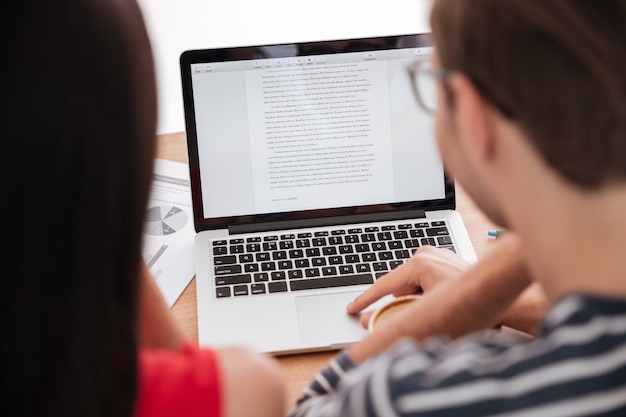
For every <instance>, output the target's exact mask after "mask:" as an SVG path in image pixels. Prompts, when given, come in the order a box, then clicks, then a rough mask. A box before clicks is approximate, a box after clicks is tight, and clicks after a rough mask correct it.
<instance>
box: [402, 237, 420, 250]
mask: <svg viewBox="0 0 626 417" xmlns="http://www.w3.org/2000/svg"><path fill="white" fill-rule="evenodd" d="M404 247H405V248H408V249H411V248H419V247H420V242H419V240H417V239H407V240H405V241H404Z"/></svg>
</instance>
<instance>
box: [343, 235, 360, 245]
mask: <svg viewBox="0 0 626 417" xmlns="http://www.w3.org/2000/svg"><path fill="white" fill-rule="evenodd" d="M345 241H346V243H359V235H348V236H346V239H345Z"/></svg>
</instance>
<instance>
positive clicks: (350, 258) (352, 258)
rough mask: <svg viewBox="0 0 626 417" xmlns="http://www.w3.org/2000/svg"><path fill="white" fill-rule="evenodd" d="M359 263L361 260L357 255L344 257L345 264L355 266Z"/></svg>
mask: <svg viewBox="0 0 626 417" xmlns="http://www.w3.org/2000/svg"><path fill="white" fill-rule="evenodd" d="M359 262H361V258H360V256H359V255H346V263H347V264H356V263H359Z"/></svg>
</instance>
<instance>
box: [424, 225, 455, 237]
mask: <svg viewBox="0 0 626 417" xmlns="http://www.w3.org/2000/svg"><path fill="white" fill-rule="evenodd" d="M426 234H427V235H428V236H447V235H449V234H450V232H448V228H447V227H433V228H431V229H426Z"/></svg>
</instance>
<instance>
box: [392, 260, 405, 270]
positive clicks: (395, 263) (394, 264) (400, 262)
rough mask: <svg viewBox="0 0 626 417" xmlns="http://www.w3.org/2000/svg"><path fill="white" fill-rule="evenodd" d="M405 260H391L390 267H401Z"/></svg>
mask: <svg viewBox="0 0 626 417" xmlns="http://www.w3.org/2000/svg"><path fill="white" fill-rule="evenodd" d="M403 263H404V262H402V261H390V262H389V268H391V269H394V268H397V267H399V266H400V265H402V264H403Z"/></svg>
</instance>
